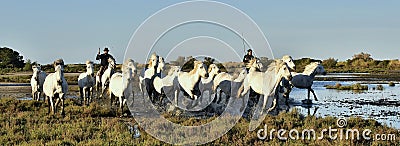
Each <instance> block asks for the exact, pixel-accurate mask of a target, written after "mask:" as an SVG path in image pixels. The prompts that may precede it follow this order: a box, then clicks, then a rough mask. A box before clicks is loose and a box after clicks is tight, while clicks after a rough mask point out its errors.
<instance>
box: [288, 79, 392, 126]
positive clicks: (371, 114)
mask: <svg viewBox="0 0 400 146" xmlns="http://www.w3.org/2000/svg"><path fill="white" fill-rule="evenodd" d="M336 83H337V82H336V81H315V82H314V85H313V89H314V91H315V93H316V95H317V98H318V101H314V99H313V95H312V94H311V96H310V99H312V100H313V105H312V106H311V107H306V106H304V105H303V104H302V102H301V100H303V99H307V90H302V89H297V88H295V89H293V90H292V93H291V94H290V97H291V98H292V99H291V103H292V109H293V108H296V109H298V110H299V111H300V112H301V113H302V114H304V115H307V114H314V111H315V109H317V110H316V112H315V115H316V116H321V117H326V116H334V117H350V116H359V117H362V118H364V119H367V118H371V119H375V120H377V121H379V122H382V123H383V124H387V125H388V126H391V127H395V128H397V129H400V116H399V115H400V108H399V107H398V105H399V103H400V100H399V98H400V87H399V86H395V87H389V86H388V84H382V85H383V87H384V90H382V91H381V90H373V89H372V88H373V87H376V86H377V84H363V85H368V87H369V90H365V91H343V90H336V89H325V87H324V85H335V84H336ZM339 83H341V84H342V85H349V84H354V83H357V82H339ZM383 101H388V102H383ZM389 102H390V103H393V104H387V103H389Z"/></svg>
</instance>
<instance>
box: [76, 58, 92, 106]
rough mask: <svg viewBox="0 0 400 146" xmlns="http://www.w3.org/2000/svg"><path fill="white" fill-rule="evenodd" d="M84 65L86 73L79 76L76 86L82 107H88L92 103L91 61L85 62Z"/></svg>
mask: <svg viewBox="0 0 400 146" xmlns="http://www.w3.org/2000/svg"><path fill="white" fill-rule="evenodd" d="M85 64H86V72H85V73H81V74H80V75H79V77H78V86H79V93H80V96H81V103H82V105H89V104H90V102H91V101H92V96H93V95H94V86H95V78H94V67H93V62H92V61H86V63H85ZM82 100H83V102H82Z"/></svg>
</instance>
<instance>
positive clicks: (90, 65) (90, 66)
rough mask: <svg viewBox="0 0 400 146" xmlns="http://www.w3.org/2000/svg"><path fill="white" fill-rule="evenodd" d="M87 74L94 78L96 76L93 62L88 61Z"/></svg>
mask: <svg viewBox="0 0 400 146" xmlns="http://www.w3.org/2000/svg"><path fill="white" fill-rule="evenodd" d="M86 73H87V75H90V76H92V77H93V76H94V67H93V62H92V61H89V60H88V61H86Z"/></svg>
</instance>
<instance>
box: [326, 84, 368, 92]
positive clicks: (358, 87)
mask: <svg viewBox="0 0 400 146" xmlns="http://www.w3.org/2000/svg"><path fill="white" fill-rule="evenodd" d="M325 88H326V89H337V90H368V86H367V85H361V84H360V83H356V84H352V85H348V86H343V85H342V84H340V83H336V85H334V86H332V85H326V86H325Z"/></svg>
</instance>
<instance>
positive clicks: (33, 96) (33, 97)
mask: <svg viewBox="0 0 400 146" xmlns="http://www.w3.org/2000/svg"><path fill="white" fill-rule="evenodd" d="M35 96H36V94H35V92H33V91H32V99H33V100H36V98H35Z"/></svg>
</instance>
